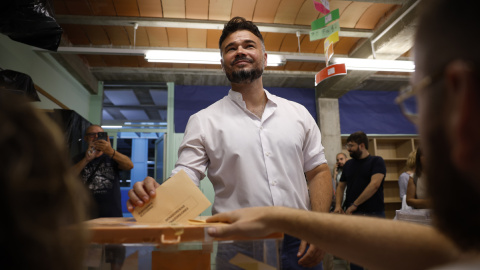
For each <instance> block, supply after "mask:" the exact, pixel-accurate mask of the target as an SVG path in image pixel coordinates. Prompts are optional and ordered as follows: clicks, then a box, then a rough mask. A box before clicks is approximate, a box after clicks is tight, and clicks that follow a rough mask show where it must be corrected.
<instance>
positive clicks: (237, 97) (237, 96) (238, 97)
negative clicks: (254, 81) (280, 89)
mask: <svg viewBox="0 0 480 270" xmlns="http://www.w3.org/2000/svg"><path fill="white" fill-rule="evenodd" d="M263 91H265V94H266V95H267V106H268V103H269V102H268V101H272V102H273V103H274V104H277V103H276V102H275V95H272V94H270V92H268V91H267V90H265V89H263ZM228 97H229V98H230V99H231V100H233V101H234V102H235V103H237V104H238V105H239V106H240V107H242V108H245V109H246V108H247V105H246V104H245V101H243V96H242V94H241V93H239V92H237V91H233V90H232V89H230V91H228Z"/></svg>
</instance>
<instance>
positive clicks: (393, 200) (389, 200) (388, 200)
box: [383, 198, 402, 203]
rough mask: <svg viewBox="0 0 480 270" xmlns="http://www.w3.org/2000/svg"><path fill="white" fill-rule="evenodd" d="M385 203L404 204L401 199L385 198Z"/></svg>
mask: <svg viewBox="0 0 480 270" xmlns="http://www.w3.org/2000/svg"><path fill="white" fill-rule="evenodd" d="M383 201H384V202H385V203H402V201H401V200H400V198H384V199H383Z"/></svg>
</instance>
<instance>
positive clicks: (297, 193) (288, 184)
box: [127, 17, 333, 269]
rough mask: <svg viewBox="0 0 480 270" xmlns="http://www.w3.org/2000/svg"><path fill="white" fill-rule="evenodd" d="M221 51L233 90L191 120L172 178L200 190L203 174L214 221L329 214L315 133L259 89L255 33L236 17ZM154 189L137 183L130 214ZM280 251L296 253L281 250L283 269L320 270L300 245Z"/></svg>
mask: <svg viewBox="0 0 480 270" xmlns="http://www.w3.org/2000/svg"><path fill="white" fill-rule="evenodd" d="M219 47H220V53H221V55H222V60H221V65H222V68H223V70H224V71H225V74H226V76H227V78H228V79H229V80H230V82H231V86H232V88H231V90H230V91H229V93H228V95H227V96H226V97H224V98H223V99H221V100H219V101H217V102H216V103H214V104H213V105H211V106H209V107H208V108H206V109H204V110H202V111H200V112H198V113H196V114H194V115H192V116H191V117H190V120H189V122H188V124H187V127H186V130H185V136H184V139H183V141H182V144H181V145H180V148H179V158H178V161H177V163H176V165H175V169H174V170H173V172H172V174H174V173H176V172H178V171H179V170H185V171H186V173H187V174H188V175H189V176H190V178H191V179H192V180H193V181H194V182H195V183H196V184H197V185H199V181H200V180H201V179H202V178H204V177H205V171H206V170H207V169H208V170H207V171H208V178H209V179H210V181H211V182H212V184H213V187H214V189H215V202H214V205H213V208H212V209H213V210H212V211H213V213H214V214H215V213H221V212H225V211H231V210H236V209H240V208H244V207H252V206H285V207H290V208H297V209H302V210H313V211H320V212H328V210H329V208H330V202H331V199H332V189H333V187H332V183H331V174H330V170H329V168H328V165H327V164H326V162H327V161H326V159H325V155H324V148H323V146H322V144H321V135H320V131H319V128H318V126H317V124H316V122H315V120H314V119H313V117H312V116H311V115H310V114H309V112H308V111H307V110H306V109H305V107H303V106H301V105H299V104H297V103H295V102H292V101H288V100H286V99H283V98H280V97H277V96H275V95H272V94H270V93H269V92H268V91H267V90H265V89H264V88H263V81H262V73H263V70H264V67H265V66H266V65H267V53H265V45H264V42H263V37H262V35H261V34H260V32H259V31H258V28H257V27H256V26H255V25H254V24H253V23H252V22H251V21H246V20H245V19H244V18H240V17H235V18H233V19H232V20H230V21H229V22H228V23H227V24H226V25H225V27H224V30H223V32H222V36H221V37H220V41H219ZM158 185H159V184H158V183H156V182H155V180H154V179H152V178H146V179H145V180H144V181H142V182H138V183H136V184H135V185H134V186H133V189H132V190H131V191H130V192H129V196H130V199H129V201H128V202H127V207H128V209H129V211H133V207H135V206H142V205H144V203H145V202H147V201H148V200H149V196H150V195H153V196H154V191H155V188H156V187H157V186H158ZM292 243H293V244H292ZM286 245H290V246H293V245H294V247H295V248H290V249H286V248H284V249H283V251H282V253H283V254H282V264H283V265H282V267H283V269H304V268H303V267H315V266H317V268H309V269H321V264H319V263H320V262H321V260H322V257H323V254H324V252H323V251H322V250H320V249H318V248H316V247H315V246H313V245H309V247H308V250H306V247H307V243H306V242H304V241H300V240H299V239H296V238H292V237H290V236H286V237H285V239H284V247H285V246H286ZM287 254H288V255H290V256H288V255H287ZM302 266H303V267H302Z"/></svg>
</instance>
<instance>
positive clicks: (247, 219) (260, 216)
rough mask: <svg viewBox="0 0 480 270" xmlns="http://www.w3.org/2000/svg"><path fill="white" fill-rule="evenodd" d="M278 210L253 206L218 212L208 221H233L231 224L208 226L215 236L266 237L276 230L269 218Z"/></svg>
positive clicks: (210, 232)
mask: <svg viewBox="0 0 480 270" xmlns="http://www.w3.org/2000/svg"><path fill="white" fill-rule="evenodd" d="M280 211H281V210H280ZM276 212H278V208H273V207H252V208H242V209H239V210H235V211H232V212H225V213H220V214H216V215H214V216H212V217H209V218H208V219H207V222H209V223H212V222H223V223H231V225H228V226H216V227H210V228H208V234H210V235H211V236H213V237H228V236H231V235H241V236H245V237H264V236H267V235H269V234H272V233H274V232H276V231H275V228H273V224H269V220H271V217H273V216H274V215H275V213H276ZM273 223H274V222H273Z"/></svg>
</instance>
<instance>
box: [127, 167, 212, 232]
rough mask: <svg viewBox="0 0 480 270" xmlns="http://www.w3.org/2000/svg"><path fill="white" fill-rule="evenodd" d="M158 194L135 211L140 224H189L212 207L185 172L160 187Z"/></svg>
mask: <svg viewBox="0 0 480 270" xmlns="http://www.w3.org/2000/svg"><path fill="white" fill-rule="evenodd" d="M156 193H157V195H156V197H155V198H153V199H151V200H150V201H149V202H148V203H147V204H145V205H144V206H142V207H136V208H135V210H134V211H133V213H132V214H133V217H135V219H136V220H137V221H138V222H150V223H188V220H189V219H194V218H195V217H197V216H198V215H199V214H200V213H202V212H203V211H204V210H205V209H207V208H208V207H209V206H210V205H211V203H210V201H209V200H208V199H207V197H205V195H203V193H202V192H201V191H200V189H199V188H198V187H197V186H196V185H195V184H194V183H193V181H192V180H191V179H190V177H188V175H187V173H186V172H185V171H183V170H181V171H179V172H178V173H177V174H175V175H174V176H172V177H171V178H170V179H168V180H167V181H165V182H164V183H163V184H162V185H160V186H159V187H158V188H157V190H156Z"/></svg>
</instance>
